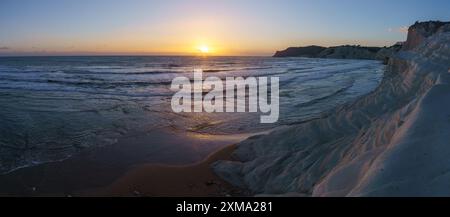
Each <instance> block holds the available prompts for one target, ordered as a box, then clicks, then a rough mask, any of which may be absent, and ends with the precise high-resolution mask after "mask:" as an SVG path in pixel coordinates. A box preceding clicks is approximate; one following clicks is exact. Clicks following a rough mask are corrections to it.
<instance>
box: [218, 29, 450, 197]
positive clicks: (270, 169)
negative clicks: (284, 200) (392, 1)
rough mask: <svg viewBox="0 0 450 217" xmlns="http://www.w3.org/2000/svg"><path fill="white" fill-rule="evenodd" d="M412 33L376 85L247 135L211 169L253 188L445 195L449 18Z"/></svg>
mask: <svg viewBox="0 0 450 217" xmlns="http://www.w3.org/2000/svg"><path fill="white" fill-rule="evenodd" d="M430 31H431V32H430ZM410 32H414V33H411V34H410V36H409V37H408V41H407V43H406V46H405V47H404V48H405V49H403V50H402V51H400V52H399V53H397V54H396V56H395V57H394V58H391V59H390V60H389V65H388V66H387V71H386V72H385V75H384V78H383V81H382V83H381V84H380V86H379V87H378V88H377V89H376V90H375V91H373V92H372V93H370V94H368V95H366V96H363V97H361V98H360V99H358V100H356V101H355V102H353V103H350V104H346V105H344V106H341V107H338V108H336V109H335V110H333V111H331V112H330V113H329V114H327V115H325V116H324V117H323V118H322V119H319V120H315V121H311V122H308V123H304V124H301V125H296V126H292V127H289V128H286V129H282V130H278V131H275V132H272V133H271V134H269V135H264V136H258V137H253V138H249V139H248V140H246V141H244V142H242V143H240V144H239V145H238V147H237V149H236V151H235V152H234V153H233V154H234V155H235V157H236V158H237V159H239V160H240V161H239V162H230V161H219V162H216V163H214V164H213V165H212V167H213V169H214V171H215V172H216V173H217V174H218V175H219V176H220V177H222V178H223V179H225V180H227V181H228V182H230V183H232V184H234V185H236V186H240V187H243V188H247V189H249V190H251V191H252V192H253V193H254V194H271V195H272V194H274V195H283V194H289V195H311V196H450V72H449V68H450V24H449V23H443V24H442V23H439V24H436V22H424V23H416V24H415V25H414V26H412V27H411V28H410Z"/></svg>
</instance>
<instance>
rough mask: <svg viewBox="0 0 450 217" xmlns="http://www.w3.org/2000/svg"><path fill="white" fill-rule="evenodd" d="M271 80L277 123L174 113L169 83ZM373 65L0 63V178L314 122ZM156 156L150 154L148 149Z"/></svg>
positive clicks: (229, 60)
mask: <svg viewBox="0 0 450 217" xmlns="http://www.w3.org/2000/svg"><path fill="white" fill-rule="evenodd" d="M198 69H202V70H203V76H205V77H207V76H215V77H219V78H221V79H225V78H226V77H230V76H234V77H244V78H245V77H249V76H254V77H258V76H265V77H272V76H276V77H279V79H280V83H279V85H280V96H279V101H280V117H279V120H278V122H276V123H272V124H261V123H260V119H259V117H260V114H258V113H245V112H244V113H206V112H201V113H175V112H173V111H172V109H171V106H170V105H171V104H170V103H171V98H172V96H173V94H174V91H173V90H171V89H170V85H171V82H172V79H174V78H175V77H178V76H185V77H188V78H192V77H193V72H194V70H198ZM384 70H385V67H384V66H383V65H382V64H381V63H380V62H378V61H372V60H336V59H308V58H272V57H205V56H192V57H187V56H184V57H183V56H180V57H176V56H80V57H76V56H70V57H69V56H58V57H56V56H54V57H0V173H8V172H11V171H14V170H16V169H18V168H22V167H28V166H33V165H37V164H41V163H45V162H53V161H61V160H64V159H67V158H69V157H71V156H73V155H74V154H77V153H79V152H80V151H82V150H86V149H90V148H95V147H102V146H108V145H111V144H115V143H116V142H117V140H118V139H120V138H121V137H123V136H125V135H128V134H130V133H136V132H143V133H145V132H151V131H154V130H157V129H167V130H171V131H173V132H178V133H185V132H192V133H198V134H202V135H233V134H242V133H250V134H251V133H258V132H266V131H268V130H273V129H276V128H277V127H283V126H289V125H294V124H299V123H302V122H305V121H308V120H312V119H316V118H320V117H321V116H323V115H324V114H325V113H326V112H327V111H330V110H331V109H333V108H335V107H336V106H339V105H342V104H344V103H348V102H351V101H353V100H355V99H357V98H358V97H359V96H361V95H364V94H367V93H369V92H371V91H373V90H374V89H375V88H376V87H377V85H378V84H379V83H380V81H381V79H382V77H383V72H384ZM155 151H156V150H155Z"/></svg>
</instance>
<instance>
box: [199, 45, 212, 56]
mask: <svg viewBox="0 0 450 217" xmlns="http://www.w3.org/2000/svg"><path fill="white" fill-rule="evenodd" d="M198 51H200V53H202V54H207V53H209V52H210V49H209V47H208V45H200V46H199V47H198Z"/></svg>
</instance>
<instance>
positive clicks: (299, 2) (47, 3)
mask: <svg viewBox="0 0 450 217" xmlns="http://www.w3.org/2000/svg"><path fill="white" fill-rule="evenodd" d="M449 11H450V1H448V0H429V1H418V0H390V1H388V0H376V1H373V0H340V1H338V0H277V1H275V0H271V1H269V0H215V1H214V0H209V1H208V0H159V1H156V0H148V1H144V0H1V1H0V29H1V31H0V53H2V54H4V55H5V54H19V55H20V54H24V55H27V54H66V53H69V54H84V53H105V54H120V53H124V54H189V53H191V52H195V49H196V47H198V46H200V45H207V46H209V47H211V50H212V51H215V52H216V53H217V54H227V55H270V54H271V53H273V51H275V50H277V49H282V48H284V47H287V46H302V45H310V44H318V45H325V46H330V45H338V44H362V45H376V46H382V45H390V44H393V43H395V42H397V41H402V40H405V37H406V34H405V31H404V30H405V27H407V26H409V25H411V24H413V23H414V22H415V21H427V20H444V21H449V20H450V13H449Z"/></svg>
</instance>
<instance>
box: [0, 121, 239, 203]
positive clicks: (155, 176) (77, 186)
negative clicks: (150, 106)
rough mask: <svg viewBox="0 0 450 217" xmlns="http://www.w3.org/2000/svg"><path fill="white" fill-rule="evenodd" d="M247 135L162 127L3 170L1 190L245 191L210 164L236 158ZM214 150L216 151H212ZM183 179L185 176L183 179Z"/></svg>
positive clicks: (106, 192) (72, 192)
mask: <svg viewBox="0 0 450 217" xmlns="http://www.w3.org/2000/svg"><path fill="white" fill-rule="evenodd" d="M246 136H247V135H231V136H212V135H204V134H195V133H187V134H186V133H179V132H174V131H171V130H168V129H160V130H156V131H151V132H148V133H136V134H130V135H128V136H126V137H124V138H122V139H120V140H119V141H118V142H117V143H116V144H114V145H109V146H105V147H100V148H96V149H88V150H85V151H83V152H81V153H79V154H76V155H74V156H72V157H71V158H69V159H67V160H63V161H59V162H50V163H44V164H39V165H36V166H32V167H26V168H22V169H18V170H16V171H13V172H11V173H8V174H4V175H1V176H0V192H1V193H0V195H1V196H144V195H145V196H175V195H176V196H181V195H184V196H225V195H228V194H233V195H234V194H242V192H241V191H239V190H238V189H233V188H231V186H230V185H228V184H226V183H225V182H223V181H221V180H220V179H218V178H217V177H216V176H215V175H214V174H213V173H212V171H211V169H210V168H209V164H210V163H212V162H214V161H217V160H232V159H231V158H230V153H231V152H232V150H233V149H234V147H235V146H234V145H230V144H233V143H236V142H238V141H240V140H242V139H244V138H245V137H246ZM213 153H215V154H213ZM180 180H182V181H180Z"/></svg>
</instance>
